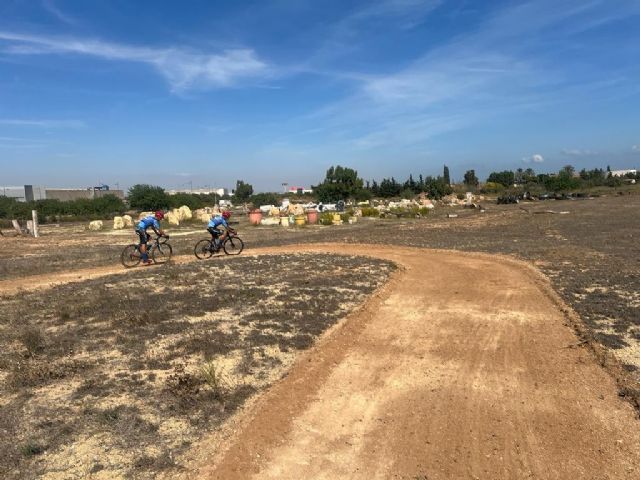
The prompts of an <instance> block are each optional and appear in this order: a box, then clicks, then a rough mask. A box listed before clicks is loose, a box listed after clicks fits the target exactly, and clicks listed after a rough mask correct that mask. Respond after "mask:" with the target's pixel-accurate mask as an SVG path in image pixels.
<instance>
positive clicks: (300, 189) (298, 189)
mask: <svg viewBox="0 0 640 480" xmlns="http://www.w3.org/2000/svg"><path fill="white" fill-rule="evenodd" d="M287 191H288V192H289V193H293V194H299V195H302V194H303V193H313V190H312V189H311V188H304V187H289V189H288V190H287Z"/></svg>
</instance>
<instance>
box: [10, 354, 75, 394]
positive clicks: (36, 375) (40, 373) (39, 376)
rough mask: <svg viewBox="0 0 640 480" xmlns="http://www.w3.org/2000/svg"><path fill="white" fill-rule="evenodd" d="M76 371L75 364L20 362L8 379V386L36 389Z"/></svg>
mask: <svg viewBox="0 0 640 480" xmlns="http://www.w3.org/2000/svg"><path fill="white" fill-rule="evenodd" d="M74 370H75V368H74V366H73V362H69V363H63V362H54V363H49V362H44V361H37V360H34V359H32V360H28V361H18V362H16V363H15V364H14V365H13V369H12V371H11V372H10V373H9V376H8V377H7V384H8V385H10V386H11V387H13V388H14V389H19V388H23V387H35V386H40V385H42V384H45V383H48V382H50V381H52V380H56V379H60V378H64V377H66V376H68V375H69V374H70V373H72V372H73V371H74Z"/></svg>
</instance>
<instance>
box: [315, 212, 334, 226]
mask: <svg viewBox="0 0 640 480" xmlns="http://www.w3.org/2000/svg"><path fill="white" fill-rule="evenodd" d="M318 222H319V223H320V224H321V225H331V224H332V223H333V213H331V212H324V213H321V214H320V218H319V219H318Z"/></svg>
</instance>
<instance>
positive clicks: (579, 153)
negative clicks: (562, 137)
mask: <svg viewBox="0 0 640 480" xmlns="http://www.w3.org/2000/svg"><path fill="white" fill-rule="evenodd" d="M561 153H562V154H563V155H566V156H568V157H593V156H595V155H598V152H595V151H593V150H581V149H579V148H565V149H563V150H562V151H561Z"/></svg>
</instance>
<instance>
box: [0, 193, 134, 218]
mask: <svg viewBox="0 0 640 480" xmlns="http://www.w3.org/2000/svg"><path fill="white" fill-rule="evenodd" d="M31 210H37V211H38V214H39V215H40V218H41V220H42V221H47V219H50V220H59V219H62V218H64V217H74V218H77V219H86V218H104V217H107V216H112V215H122V214H123V213H124V211H125V210H126V205H125V203H124V202H123V201H122V199H120V198H118V197H116V196H115V195H104V196H102V197H98V198H93V199H90V198H79V199H76V200H68V201H61V200H53V199H48V200H35V201H31V202H19V201H17V200H16V199H15V198H9V197H5V196H0V218H4V219H9V220H12V219H15V220H27V219H30V218H31Z"/></svg>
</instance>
